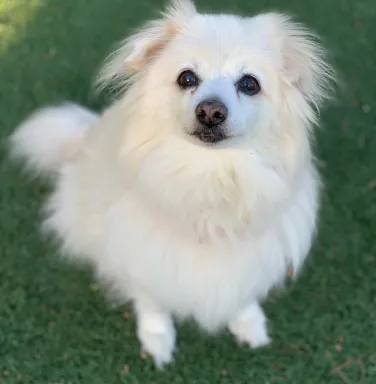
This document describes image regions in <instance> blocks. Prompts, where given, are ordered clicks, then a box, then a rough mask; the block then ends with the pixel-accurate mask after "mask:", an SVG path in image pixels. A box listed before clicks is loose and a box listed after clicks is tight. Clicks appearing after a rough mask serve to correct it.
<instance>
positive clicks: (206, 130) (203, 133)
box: [190, 126, 231, 145]
mask: <svg viewBox="0 0 376 384" xmlns="http://www.w3.org/2000/svg"><path fill="white" fill-rule="evenodd" d="M190 135H191V136H192V137H193V138H194V139H195V140H197V141H198V142H199V143H203V144H206V145H217V144H220V143H223V142H225V141H227V140H228V139H230V137H231V136H230V135H229V134H228V132H227V130H226V129H225V128H224V127H206V126H199V127H197V128H196V129H195V130H194V131H193V132H192V133H191V134H190Z"/></svg>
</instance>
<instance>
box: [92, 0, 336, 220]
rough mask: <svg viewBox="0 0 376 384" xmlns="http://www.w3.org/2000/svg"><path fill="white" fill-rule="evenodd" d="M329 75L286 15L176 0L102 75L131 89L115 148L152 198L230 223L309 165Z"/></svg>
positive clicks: (277, 195) (268, 200)
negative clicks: (226, 216)
mask: <svg viewBox="0 0 376 384" xmlns="http://www.w3.org/2000/svg"><path fill="white" fill-rule="evenodd" d="M331 78H332V70H331V68H330V67H329V66H328V65H327V64H326V62H325V60H324V54H323V50H322V48H321V46H320V45H319V44H318V43H317V41H316V39H315V38H314V36H312V35H311V34H310V33H309V32H308V31H307V30H306V29H305V28H304V27H303V26H301V25H299V24H296V23H294V22H292V21H291V20H290V19H289V18H288V17H286V16H283V15H280V14H277V13H266V14H261V15H258V16H255V17H250V18H244V17H240V16H234V15H223V14H219V15H209V14H200V13H198V12H197V11H196V9H195V7H194V5H193V4H192V3H191V2H190V1H189V0H180V1H175V2H174V3H173V5H172V6H171V7H169V8H168V9H167V11H166V12H165V13H164V14H163V17H162V18H161V19H160V20H157V21H153V22H151V23H149V24H147V25H146V26H145V27H143V28H142V29H140V30H139V31H138V32H137V33H135V34H134V35H132V36H130V37H129V38H128V39H127V40H125V41H124V42H123V43H122V44H121V46H120V48H119V49H118V50H117V51H116V52H115V53H113V54H112V55H111V56H110V57H109V59H108V61H107V63H106V65H105V66H104V68H103V70H102V72H101V75H100V79H99V82H100V84H101V85H108V84H110V83H111V84H114V85H115V86H122V85H127V86H129V89H128V91H127V92H126V94H125V96H124V99H123V102H124V107H123V108H122V113H123V114H124V124H123V125H124V131H125V134H124V135H125V139H124V141H123V144H121V145H122V149H121V151H122V153H123V154H125V156H126V157H127V164H128V168H130V167H132V162H133V168H132V169H134V170H135V174H136V177H137V180H138V185H140V186H141V188H143V189H144V191H146V193H148V194H149V195H150V198H153V199H157V200H158V202H159V204H160V203H161V202H163V203H164V204H165V206H166V207H170V208H171V207H173V210H174V212H177V211H178V210H180V211H181V212H183V213H180V214H181V215H183V214H184V210H186V211H188V209H189V208H192V209H196V211H199V212H206V211H208V210H209V211H210V212H211V213H210V214H209V215H208V216H210V217H213V215H215V214H217V213H218V212H219V211H221V210H222V211H223V212H224V211H226V210H227V212H232V213H231V214H234V217H236V218H235V220H238V219H239V218H240V217H243V216H245V215H248V213H245V212H246V211H249V210H250V209H251V208H249V206H250V205H252V204H253V203H254V202H255V201H257V203H258V204H256V205H257V206H258V207H272V206H273V204H272V202H273V201H276V200H278V199H279V200H280V199H281V198H282V196H285V192H286V189H287V190H288V189H289V188H290V186H291V185H292V180H293V179H296V177H299V174H302V170H304V169H307V167H308V168H309V163H310V161H311V153H310V146H309V135H310V128H311V126H312V125H313V124H314V123H315V122H316V110H317V107H318V106H319V105H320V103H321V102H322V101H324V100H325V98H326V97H327V95H328V92H327V91H328V89H329V85H330V83H331ZM297 175H298V176H297ZM213 212H215V213H213ZM252 215H253V214H252ZM253 216H254V215H253ZM264 216H265V215H264ZM222 221H223V220H222Z"/></svg>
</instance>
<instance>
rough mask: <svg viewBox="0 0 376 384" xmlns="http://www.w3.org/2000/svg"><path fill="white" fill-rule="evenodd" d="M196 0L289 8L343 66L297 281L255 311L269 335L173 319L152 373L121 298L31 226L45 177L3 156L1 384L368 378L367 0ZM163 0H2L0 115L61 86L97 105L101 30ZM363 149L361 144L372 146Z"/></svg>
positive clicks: (370, 134) (370, 156)
mask: <svg viewBox="0 0 376 384" xmlns="http://www.w3.org/2000/svg"><path fill="white" fill-rule="evenodd" d="M225 3H226V2H225V0H220V1H214V0H206V1H204V0H200V1H198V6H199V8H201V9H204V10H210V9H214V10H228V9H231V10H236V11H240V12H242V13H247V14H253V13H254V12H259V11H263V10H270V9H277V10H282V11H287V12H289V13H293V14H294V15H296V16H297V17H298V18H299V19H300V20H302V21H304V22H306V23H308V24H309V25H310V26H311V27H313V28H314V29H316V31H318V33H319V34H320V35H321V36H323V38H324V42H325V44H326V45H327V46H328V47H329V49H330V52H331V55H332V60H333V63H334V64H335V66H336V67H337V69H338V71H339V74H340V76H341V79H342V85H343V86H342V87H341V88H340V89H339V90H338V94H337V99H336V102H335V103H334V104H332V105H329V106H328V108H327V109H326V110H325V111H323V113H322V129H320V130H318V132H317V138H318V140H317V145H316V147H317V148H316V153H317V155H318V157H319V159H320V170H321V173H322V175H323V179H324V182H325V190H324V194H323V207H322V211H321V220H320V231H319V236H318V239H317V242H316V244H315V246H314V249H313V250H312V253H311V256H310V258H309V261H308V263H307V265H306V267H305V268H304V271H303V273H302V275H301V276H300V278H299V280H298V281H297V283H296V284H295V285H293V286H289V287H288V288H287V290H286V291H285V292H282V293H280V294H279V295H277V294H276V295H274V296H273V297H271V298H270V300H269V301H268V302H267V303H266V305H265V309H266V312H267V314H268V316H269V319H270V326H271V330H272V334H273V339H274V343H273V345H272V346H271V347H269V348H266V349H264V350H260V351H251V350H248V349H247V348H245V347H237V346H236V344H235V343H234V341H233V340H232V338H231V337H230V336H229V335H227V334H223V335H220V336H218V337H217V338H209V337H207V336H205V335H202V334H201V333H200V332H199V331H198V330H197V329H196V328H195V327H194V326H192V325H186V326H183V327H180V329H179V354H178V356H177V359H176V361H175V364H174V365H172V366H170V367H168V368H167V369H166V370H165V371H164V372H158V371H156V370H155V369H154V367H153V364H152V362H151V361H150V359H147V358H145V357H143V356H140V351H139V345H138V342H137V340H136V337H135V332H134V331H135V323H134V317H133V315H132V313H128V312H127V311H128V310H127V308H123V309H121V310H111V309H110V308H108V306H107V305H106V302H105V300H104V299H103V297H102V296H101V295H100V293H99V292H98V290H97V287H96V286H95V285H93V284H92V281H91V276H90V274H89V273H88V271H84V270H77V269H75V268H72V267H70V266H68V265H66V264H64V263H63V262H61V261H59V258H58V255H57V251H56V248H54V246H53V245H52V244H50V243H49V242H47V241H46V240H44V239H42V237H41V236H40V234H39V232H38V221H39V218H40V213H39V209H40V205H41V201H42V199H43V197H44V196H45V195H46V193H47V188H46V187H45V186H44V185H42V184H41V183H39V182H37V181H33V182H31V183H27V179H26V178H25V176H24V175H22V173H21V172H20V169H19V168H16V167H14V166H10V165H9V163H8V162H7V158H6V150H5V149H6V148H5V145H4V143H2V147H1V159H0V172H1V174H0V204H1V205H0V207H1V208H0V383H9V384H11V383H30V384H48V383H49V384H58V383H59V384H68V383H72V384H76V383H77V384H102V383H103V384H115V383H130V384H180V383H192V384H217V383H219V384H230V383H231V384H264V383H265V384H266V383H270V384H278V383H288V384H310V383H314V384H321V383H333V384H341V383H345V384H348V383H351V384H367V383H369V384H371V383H376V91H375V90H376V40H375V36H376V23H375V20H376V3H375V0H357V1H353V0H305V1H301V0H285V1H278V0H235V1H233V2H232V6H231V7H229V6H226V5H225ZM162 4H163V3H162V1H161V0H156V1H153V0H138V1H137V0H128V1H126V0H0V55H1V58H0V99H1V103H0V127H1V131H0V134H1V137H2V138H5V137H6V136H7V135H8V134H9V133H10V132H11V130H12V129H13V128H14V126H15V125H16V124H17V123H18V122H19V121H20V120H21V119H22V118H24V117H25V116H26V115H27V114H28V113H29V112H30V111H31V110H32V109H34V108H35V107H37V106H41V105H44V104H47V103H51V102H57V101H60V100H65V99H70V100H74V101H76V102H80V103H83V104H86V105H88V106H90V107H92V108H95V109H99V108H101V107H102V106H103V105H104V104H105V103H106V102H107V99H106V97H104V96H102V97H100V98H97V97H96V96H95V95H94V93H93V89H92V87H91V83H92V79H93V74H94V73H95V71H96V70H97V69H98V66H99V64H100V63H101V61H102V59H103V58H104V56H105V55H106V54H107V53H108V52H109V49H110V47H111V44H112V43H113V42H115V41H117V40H119V39H120V38H122V37H123V36H124V35H125V34H127V33H128V31H130V30H131V29H132V28H134V27H136V26H138V24H139V23H140V22H141V21H144V20H145V19H148V18H150V17H152V16H154V15H155V14H156V10H158V9H159V8H160V6H161V5H162ZM372 148H373V149H372Z"/></svg>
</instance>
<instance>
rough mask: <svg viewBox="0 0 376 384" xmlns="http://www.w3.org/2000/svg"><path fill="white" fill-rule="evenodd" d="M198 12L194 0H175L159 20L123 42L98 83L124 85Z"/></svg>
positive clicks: (103, 69) (109, 58) (102, 71)
mask: <svg viewBox="0 0 376 384" xmlns="http://www.w3.org/2000/svg"><path fill="white" fill-rule="evenodd" d="M195 14H196V8H195V5H194V4H193V2H192V1H191V0H173V1H172V3H171V5H170V6H168V7H167V9H166V10H165V12H163V13H162V17H161V19H159V20H154V21H150V22H148V23H147V24H146V25H144V26H143V27H142V28H140V29H139V30H138V31H137V32H136V33H134V34H133V35H131V36H130V37H128V38H127V39H125V40H124V41H122V42H121V43H120V44H119V47H118V49H117V50H116V51H115V52H113V53H112V54H111V55H110V56H109V57H108V58H107V59H106V61H105V64H104V66H103V68H102V69H101V71H100V73H99V77H98V80H97V85H98V86H99V88H104V87H106V86H107V85H109V84H114V85H115V86H119V85H120V86H121V85H124V83H125V82H126V81H127V79H128V78H129V77H131V76H133V75H135V74H137V73H138V72H139V71H141V70H142V69H143V68H144V67H145V66H146V65H147V64H148V63H150V62H152V61H153V58H154V57H155V56H156V55H157V54H158V53H159V52H160V51H161V50H162V49H163V48H164V47H165V46H166V45H167V44H168V42H169V41H170V40H171V39H172V38H173V37H174V36H176V35H177V34H178V33H179V32H180V31H181V30H182V29H183V28H184V26H185V25H186V23H187V22H188V21H189V20H190V19H191V18H192V17H194V15H195Z"/></svg>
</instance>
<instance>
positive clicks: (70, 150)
mask: <svg viewBox="0 0 376 384" xmlns="http://www.w3.org/2000/svg"><path fill="white" fill-rule="evenodd" d="M332 79H333V71H332V70H331V68H330V66H329V65H328V64H327V63H326V62H325V56H324V54H323V50H322V48H321V46H320V45H319V44H318V43H317V40H316V39H315V38H314V37H313V36H312V34H311V33H309V32H308V31H307V30H306V29H305V28H304V27H302V26H301V25H299V24H295V23H294V22H292V21H291V20H290V19H289V18H288V17H286V16H283V15H280V14H277V13H266V14H261V15H258V16H255V17H250V18H243V17H240V16H235V15H224V14H219V15H210V14H200V13H198V12H197V11H196V8H195V6H194V5H193V4H192V3H191V2H190V1H188V0H184V1H175V2H174V3H173V4H172V5H171V6H170V7H169V8H168V9H167V11H166V12H165V13H164V14H163V16H162V17H161V19H160V20H157V21H153V22H151V23H149V24H147V25H146V26H145V27H144V28H142V29H140V30H139V31H138V32H137V33H135V34H134V35H133V36H131V37H130V38H128V39H127V40H125V41H124V42H123V43H122V44H121V46H120V47H119V49H118V50H117V51H116V52H115V53H114V54H112V55H111V56H110V57H109V59H108V61H107V62H106V64H105V66H104V68H103V70H102V72H101V75H100V84H101V85H103V86H107V85H109V84H115V85H117V86H118V85H120V86H126V88H127V90H126V92H124V93H123V94H122V96H121V97H120V98H119V100H117V101H116V102H115V103H114V104H113V105H112V106H111V107H110V108H108V109H107V110H106V111H105V112H104V113H103V114H102V115H101V116H98V115H96V114H94V113H92V112H90V111H87V110H85V109H83V108H81V107H78V106H76V105H73V104H66V105H63V106H60V107H51V108H47V109H43V110H41V111H38V112H36V114H34V115H33V116H31V117H30V118H29V119H28V120H27V121H26V122H25V123H23V124H22V125H21V126H20V127H19V128H18V129H17V130H16V131H15V133H14V134H13V135H12V138H11V140H12V146H13V152H14V154H16V155H18V156H21V157H23V158H24V159H25V160H26V163H27V164H28V166H30V167H32V168H34V169H36V170H39V171H43V172H44V173H46V174H49V175H52V176H53V181H54V190H53V192H52V195H51V197H50V199H49V202H48V204H47V216H46V220H45V226H46V228H48V229H49V230H52V231H53V233H54V234H55V235H56V236H57V237H58V238H59V239H61V241H62V244H63V250H64V253H65V254H67V255H69V256H70V259H71V260H74V261H82V262H84V263H86V264H89V265H91V266H92V267H93V268H94V269H95V271H96V276H97V277H98V278H99V279H100V281H102V282H103V283H104V284H106V285H110V287H111V292H113V293H114V294H116V296H117V298H120V299H122V300H123V301H128V300H129V301H131V302H132V303H133V304H134V307H135V310H136V313H137V319H138V331H137V334H138V338H139V340H140V342H141V344H142V347H143V349H144V350H145V351H146V352H148V353H149V354H151V355H152V356H153V358H154V361H155V362H156V364H157V365H158V366H162V365H163V364H165V363H168V362H169V361H171V359H172V357H173V351H174V346H175V331H174V325H173V320H174V319H183V320H184V319H188V318H191V319H194V320H195V321H196V322H197V323H198V324H199V325H200V326H201V327H202V328H203V329H205V330H207V331H209V332H213V331H216V330H218V329H221V328H223V327H226V326H227V327H228V329H229V330H230V331H231V332H232V333H233V334H234V336H235V337H236V339H237V340H238V341H240V342H245V343H248V344H249V345H250V346H251V347H260V346H263V345H266V344H267V343H269V336H268V332H267V324H266V317H265V315H264V313H263V311H262V308H261V307H260V301H261V300H262V299H263V298H265V297H266V295H267V294H268V292H269V291H270V290H271V289H272V288H273V287H275V286H277V285H278V284H280V283H281V282H283V280H284V278H285V275H286V271H287V270H288V268H292V270H293V271H294V272H296V271H297V270H298V269H299V267H300V266H301V264H302V262H303V261H304V259H305V257H306V255H307V253H308V252H309V249H310V247H311V243H312V239H313V235H314V233H315V226H316V217H317V210H318V190H319V177H318V174H317V172H316V169H315V165H314V159H313V155H312V151H311V145H310V138H311V136H312V128H313V126H314V125H315V124H316V122H317V121H316V116H317V107H318V106H319V105H320V103H321V102H322V101H324V100H325V99H326V98H327V96H328V93H327V90H328V87H329V86H330V84H331V80H332Z"/></svg>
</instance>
